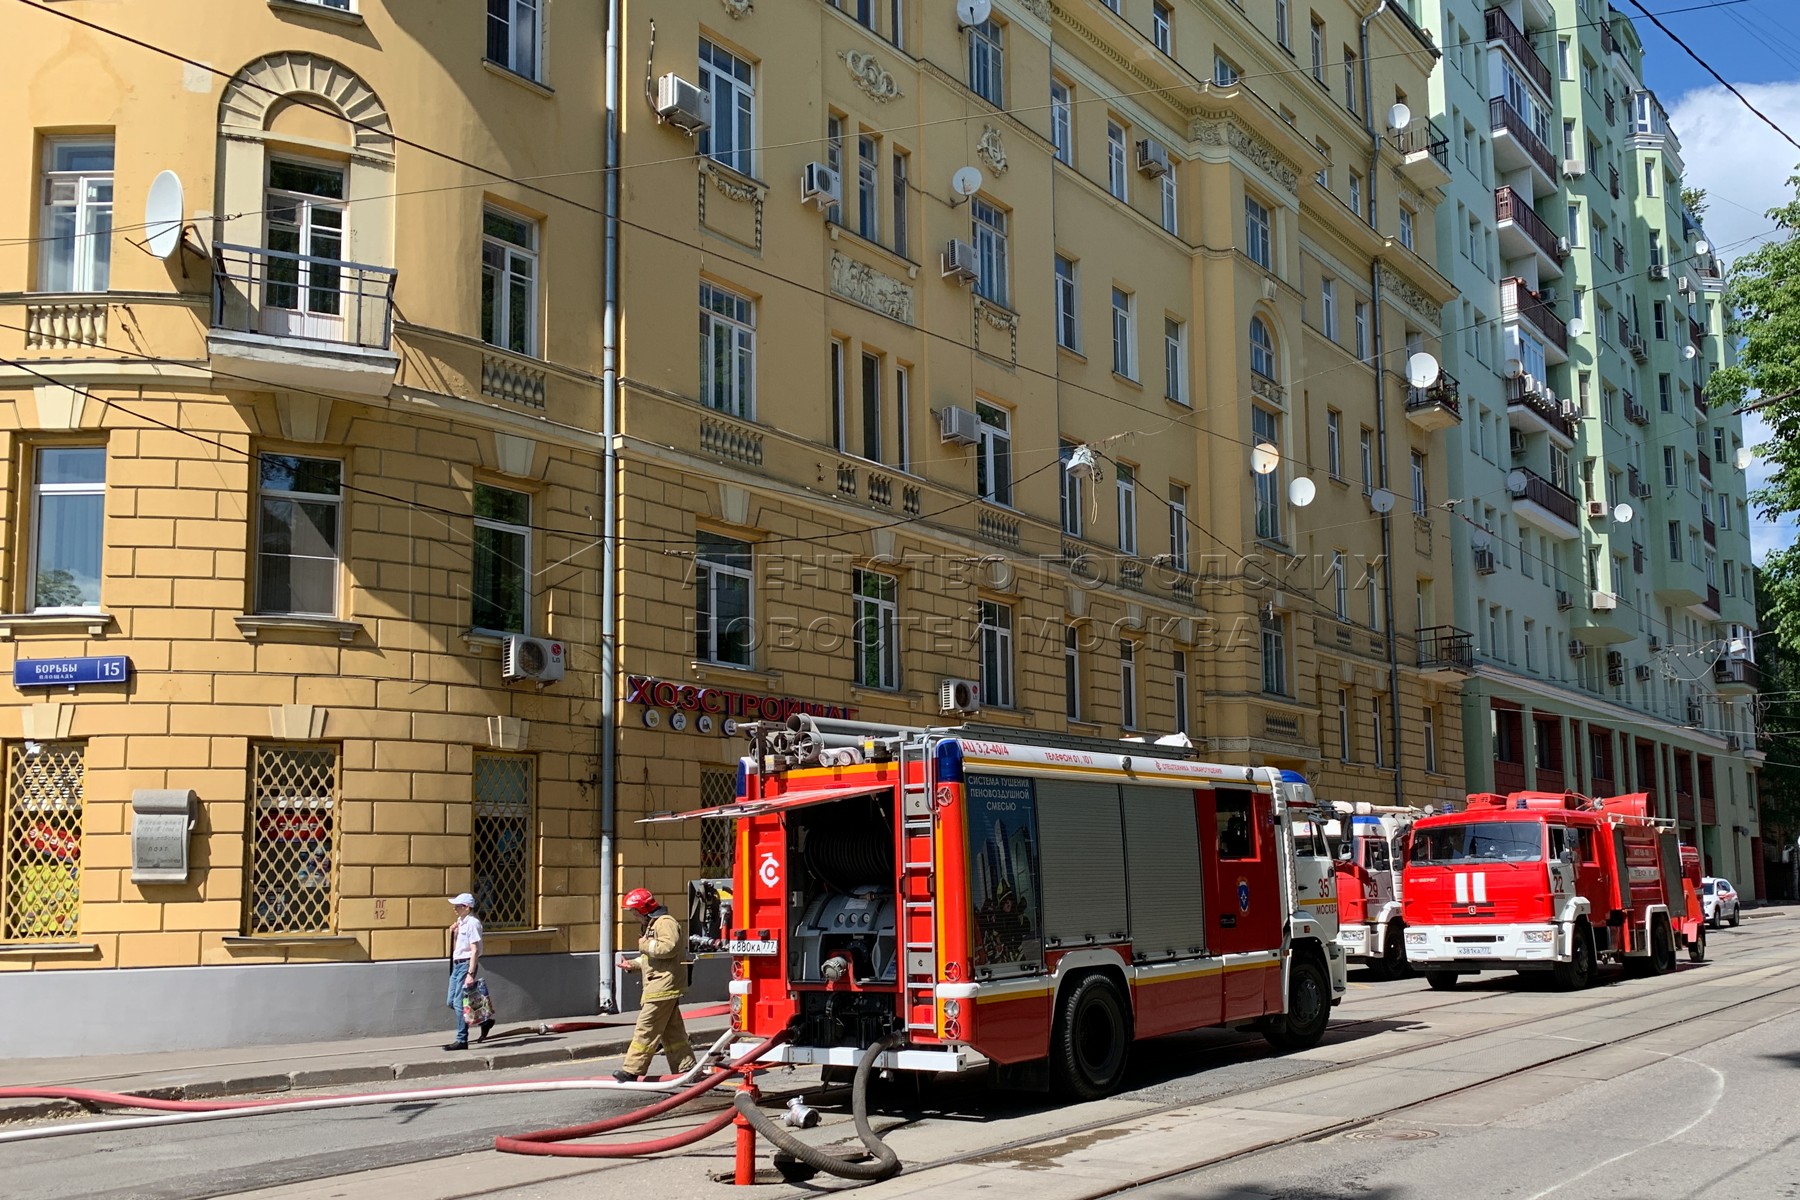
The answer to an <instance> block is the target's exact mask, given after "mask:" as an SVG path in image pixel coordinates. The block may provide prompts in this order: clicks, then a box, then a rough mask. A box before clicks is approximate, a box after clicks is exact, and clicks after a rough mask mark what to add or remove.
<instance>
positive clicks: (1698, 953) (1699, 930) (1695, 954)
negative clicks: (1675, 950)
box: [1688, 924, 1706, 963]
mask: <svg viewBox="0 0 1800 1200" xmlns="http://www.w3.org/2000/svg"><path fill="white" fill-rule="evenodd" d="M1688 961H1689V962H1697V963H1701V962H1705V961H1706V926H1705V925H1704V924H1701V925H1696V926H1694V940H1693V941H1691V942H1689V943H1688Z"/></svg>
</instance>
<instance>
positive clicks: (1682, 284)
mask: <svg viewBox="0 0 1800 1200" xmlns="http://www.w3.org/2000/svg"><path fill="white" fill-rule="evenodd" d="M1675 290H1676V291H1678V292H1681V293H1682V294H1683V295H1686V294H1687V293H1688V292H1691V291H1693V290H1694V284H1693V281H1692V280H1690V279H1689V278H1688V277H1687V276H1686V275H1683V276H1682V277H1681V278H1680V279H1677V280H1676V281H1675Z"/></svg>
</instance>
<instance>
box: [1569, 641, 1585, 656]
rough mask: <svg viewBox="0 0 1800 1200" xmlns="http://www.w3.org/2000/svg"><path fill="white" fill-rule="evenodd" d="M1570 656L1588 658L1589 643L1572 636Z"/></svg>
mask: <svg viewBox="0 0 1800 1200" xmlns="http://www.w3.org/2000/svg"><path fill="white" fill-rule="evenodd" d="M1569 657H1570V658H1586V657H1587V643H1585V642H1583V641H1582V640H1581V639H1580V638H1570V639H1569Z"/></svg>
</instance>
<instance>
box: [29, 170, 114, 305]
mask: <svg viewBox="0 0 1800 1200" xmlns="http://www.w3.org/2000/svg"><path fill="white" fill-rule="evenodd" d="M44 150H45V154H44V157H45V158H46V159H47V160H48V169H47V170H46V171H45V172H44V215H43V228H42V229H41V231H40V232H41V233H42V235H43V237H44V239H45V241H44V255H43V267H42V269H41V271H40V285H41V287H42V289H43V290H44V291H46V292H104V291H105V290H106V288H107V282H108V279H109V276H110V275H111V269H112V208H113V195H112V193H113V143H112V139H111V138H106V139H103V140H102V139H98V138H80V139H75V138H69V139H64V138H57V139H54V140H52V141H49V142H46V143H45V146H44Z"/></svg>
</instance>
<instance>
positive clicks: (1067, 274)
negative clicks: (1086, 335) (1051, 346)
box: [1056, 254, 1081, 351]
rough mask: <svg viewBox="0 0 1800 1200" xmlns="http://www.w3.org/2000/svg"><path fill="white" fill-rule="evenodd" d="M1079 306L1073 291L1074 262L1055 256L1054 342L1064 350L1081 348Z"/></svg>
mask: <svg viewBox="0 0 1800 1200" xmlns="http://www.w3.org/2000/svg"><path fill="white" fill-rule="evenodd" d="M1079 312H1080V309H1079V306H1078V302H1077V293H1076V291H1075V263H1074V261H1073V260H1072V259H1067V258H1064V257H1063V256H1062V255H1060V254H1059V255H1057V256H1056V344H1057V345H1059V346H1061V347H1063V348H1064V349H1066V350H1075V351H1079V350H1080V349H1081V344H1080V333H1081V327H1080V324H1079V323H1078V317H1079Z"/></svg>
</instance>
